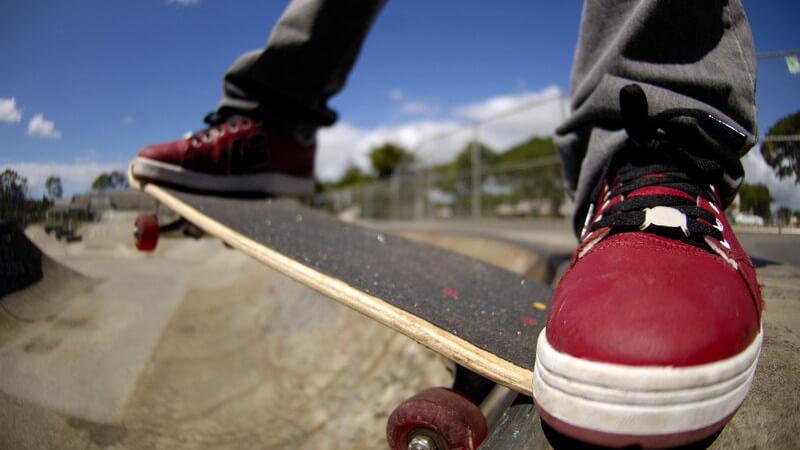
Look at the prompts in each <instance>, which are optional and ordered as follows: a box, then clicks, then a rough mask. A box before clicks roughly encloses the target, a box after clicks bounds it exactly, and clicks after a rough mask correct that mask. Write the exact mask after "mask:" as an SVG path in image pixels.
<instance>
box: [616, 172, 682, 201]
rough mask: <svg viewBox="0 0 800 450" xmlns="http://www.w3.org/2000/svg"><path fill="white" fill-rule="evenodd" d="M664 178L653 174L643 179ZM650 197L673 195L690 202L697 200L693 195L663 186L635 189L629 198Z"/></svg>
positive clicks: (629, 194)
mask: <svg viewBox="0 0 800 450" xmlns="http://www.w3.org/2000/svg"><path fill="white" fill-rule="evenodd" d="M657 177H663V175H660V174H651V175H645V176H644V177H643V178H657ZM649 195H673V196H676V197H683V198H686V199H689V200H692V201H694V200H696V199H695V197H693V196H692V195H691V194H689V193H687V192H684V191H682V190H680V189H676V188H673V187H669V186H661V185H653V186H643V187H640V188H638V189H634V190H633V191H631V192H629V193H628V195H627V197H644V196H649Z"/></svg>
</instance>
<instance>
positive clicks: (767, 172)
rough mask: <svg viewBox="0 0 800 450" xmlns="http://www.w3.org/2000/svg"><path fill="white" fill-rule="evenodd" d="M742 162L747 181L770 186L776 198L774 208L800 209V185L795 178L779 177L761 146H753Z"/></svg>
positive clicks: (770, 190)
mask: <svg viewBox="0 0 800 450" xmlns="http://www.w3.org/2000/svg"><path fill="white" fill-rule="evenodd" d="M742 164H743V165H744V170H745V181H747V182H748V183H750V184H758V183H763V184H765V185H766V186H767V187H768V188H769V192H770V194H772V197H773V198H774V199H775V201H774V202H773V203H772V207H773V209H776V208H778V207H780V206H788V207H789V208H792V209H800V186H798V185H797V184H795V182H794V179H793V178H784V179H782V180H781V179H778V177H777V176H776V175H775V172H773V170H772V167H770V166H769V164H767V162H766V161H765V160H764V157H763V156H762V155H761V149H760V146H755V147H753V149H752V150H750V152H749V153H747V155H745V157H744V158H742Z"/></svg>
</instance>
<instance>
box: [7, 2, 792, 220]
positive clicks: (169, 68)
mask: <svg viewBox="0 0 800 450" xmlns="http://www.w3.org/2000/svg"><path fill="white" fill-rule="evenodd" d="M744 3H745V8H746V9H747V12H748V14H749V16H750V21H751V26H752V28H753V33H754V36H755V39H756V47H757V49H758V50H759V51H766V50H778V49H789V48H792V49H796V48H800V34H798V33H797V22H798V19H800V3H798V2H797V1H796V0H786V1H769V2H765V1H758V0H746V1H745V2H744ZM285 5H286V2H283V1H254V0H242V1H236V2H230V1H227V2H226V1H223V0H199V1H189V0H183V1H176V0H139V1H132V0H131V1H108V0H80V1H72V2H66V1H56V0H51V1H43V0H42V1H40V0H5V1H3V2H2V4H0V54H2V55H3V59H2V60H3V62H4V64H3V70H0V168H3V167H12V168H14V169H16V170H18V171H19V172H20V173H21V174H23V175H25V176H26V177H28V178H29V180H30V184H31V188H32V189H31V190H32V192H33V193H39V192H41V184H42V183H43V181H44V178H46V177H47V175H49V174H51V173H54V174H56V175H59V176H61V178H62V179H63V181H64V185H65V190H66V191H67V192H68V193H72V192H78V191H83V190H85V189H87V188H88V186H89V184H90V183H91V180H92V179H93V178H94V176H96V175H97V174H98V173H99V172H100V171H103V170H110V169H112V168H120V169H121V168H124V166H125V165H126V163H127V161H129V160H130V159H131V157H132V156H133V155H134V154H135V153H136V151H137V150H138V149H139V148H140V147H142V146H144V145H146V144H149V143H153V142H159V141H165V140H171V139H174V138H177V137H178V136H180V135H181V134H182V133H183V132H185V131H187V130H197V129H199V128H201V127H202V123H201V119H202V117H203V115H204V114H205V113H206V112H208V111H210V110H212V109H213V108H214V106H215V105H216V103H217V101H218V99H219V94H220V91H221V78H222V74H223V73H224V71H225V70H226V69H227V67H228V66H229V65H230V64H231V62H232V61H233V60H234V59H235V58H236V57H237V56H238V55H239V54H240V53H241V52H243V51H245V50H249V49H252V48H258V47H261V46H263V44H264V43H265V42H266V39H267V36H268V35H269V30H270V28H271V26H272V24H273V23H274V22H275V20H276V19H277V18H278V16H279V15H280V13H281V12H282V10H283V8H284V7H285ZM455 5H458V6H457V7H456V6H455ZM489 5H490V3H489V2H486V1H479V0H474V1H467V0H461V1H459V2H457V3H456V2H423V1H408V0H406V1H398V0H395V1H390V2H389V4H388V5H387V7H386V8H385V9H384V11H383V13H382V14H381V15H380V16H379V18H378V20H377V23H376V25H375V27H374V28H373V30H372V31H371V33H370V35H369V37H368V39H367V42H366V44H365V46H364V49H363V51H362V54H361V56H360V58H359V60H358V62H357V64H356V66H355V68H354V70H353V72H352V74H351V76H350V78H349V80H348V83H347V86H346V87H345V90H344V91H343V92H342V93H341V94H339V95H338V96H336V97H334V99H333V100H332V102H331V103H332V105H333V107H334V108H336V109H337V110H339V112H340V117H341V120H340V122H339V123H338V124H337V125H336V126H335V127H333V128H332V129H327V130H325V131H324V132H322V133H321V134H320V151H319V157H318V161H317V172H318V174H319V175H320V176H321V177H322V178H328V179H330V178H332V177H336V176H337V175H338V174H339V173H340V172H341V170H342V168H343V167H345V166H346V165H347V164H349V163H356V164H361V165H366V159H365V156H364V155H365V154H366V152H367V151H368V150H369V148H370V147H372V146H374V145H378V144H380V143H382V142H383V141H385V140H393V141H397V142H399V143H402V144H404V145H407V146H409V147H412V148H416V147H417V145H418V144H419V142H420V141H421V140H423V139H424V138H425V137H426V136H429V135H431V134H435V133H440V132H442V131H444V130H448V129H451V128H452V127H454V126H457V125H458V124H460V123H464V122H465V121H469V120H472V119H475V118H478V117H483V116H485V115H486V114H491V113H493V112H498V111H502V110H504V109H507V108H509V107H514V106H516V105H519V104H520V103H522V102H526V101H536V100H537V99H544V100H546V99H551V98H556V97H557V96H558V93H559V92H560V91H563V92H566V91H568V77H569V70H570V66H571V63H572V55H573V50H574V46H575V42H576V38H577V33H578V24H579V18H580V10H581V3H580V2H577V1H568V2H533V1H508V2H496V3H491V6H489ZM500 6H502V7H500ZM12 99H13V101H12ZM758 102H759V109H760V116H759V123H760V126H761V128H762V130H761V131H762V132H764V131H766V129H767V127H769V125H771V124H772V123H774V122H775V120H777V119H778V118H780V117H782V116H784V115H786V114H789V113H792V112H795V111H797V110H799V109H800V76H798V75H790V74H789V73H788V71H787V69H786V64H785V62H784V61H783V60H782V59H771V60H761V61H759V81H758ZM560 106H561V105H560V103H559V102H558V101H552V102H546V101H545V103H544V104H543V106H542V107H540V108H534V109H532V110H530V111H527V112H525V113H523V114H520V115H519V116H517V117H512V118H510V119H509V120H507V121H504V122H503V123H497V124H493V125H492V126H486V127H482V128H481V130H480V133H481V134H480V137H481V139H483V140H485V141H487V142H489V143H490V144H491V145H493V146H495V147H497V148H504V147H505V146H507V145H510V144H513V143H514V141H518V140H521V139H523V138H525V137H527V136H528V135H531V134H534V133H538V134H547V133H550V132H551V131H552V129H553V127H554V126H555V124H556V123H557V122H558V120H559V117H560V116H561V109H560ZM468 137H469V135H468V134H467V133H466V132H465V133H462V136H454V137H451V138H449V139H448V140H447V142H439V143H432V144H429V145H427V146H421V147H419V152H420V154H421V156H422V158H423V160H425V161H428V162H435V161H437V160H442V159H446V158H448V157H449V156H451V155H452V153H453V152H454V151H456V150H457V149H458V146H459V145H461V144H462V143H463V142H464V141H465V140H466V139H468ZM434 146H435V147H437V149H438V150H434V149H433V147H434ZM442 149H444V150H442ZM755 153H756V152H751V154H750V155H748V156H747V157H746V158H745V164H746V166H747V167H748V169H750V171H749V174H748V178H749V180H750V181H761V182H766V183H768V184H770V186H771V187H772V188H773V195H774V196H776V197H777V198H778V199H779V201H780V202H782V203H787V204H790V205H791V206H792V207H794V208H797V209H800V195H799V194H798V189H796V188H795V186H794V185H793V183H785V182H784V183H778V182H777V181H776V180H775V179H774V177H771V175H770V173H769V171H768V170H767V169H766V168H765V167H764V165H763V162H761V161H760V157H759V156H758V155H756V154H755Z"/></svg>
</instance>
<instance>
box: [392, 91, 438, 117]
mask: <svg viewBox="0 0 800 450" xmlns="http://www.w3.org/2000/svg"><path fill="white" fill-rule="evenodd" d="M389 98H390V99H391V100H392V101H394V102H395V103H400V107H399V109H398V110H399V111H400V112H401V113H403V114H408V115H424V116H432V115H434V114H437V113H438V112H439V110H440V108H439V107H438V106H436V105H434V104H432V103H430V102H428V101H425V100H415V99H410V98H408V96H407V95H406V93H405V92H403V91H402V90H401V89H392V90H391V91H389Z"/></svg>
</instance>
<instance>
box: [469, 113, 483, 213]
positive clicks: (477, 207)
mask: <svg viewBox="0 0 800 450" xmlns="http://www.w3.org/2000/svg"><path fill="white" fill-rule="evenodd" d="M471 147H472V164H470V166H472V183H471V187H472V218H473V219H477V218H479V217H480V216H481V188H482V186H481V155H480V151H481V149H480V147H479V146H478V122H473V123H472V145H471Z"/></svg>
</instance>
